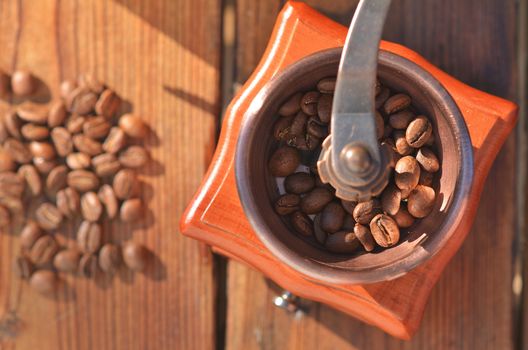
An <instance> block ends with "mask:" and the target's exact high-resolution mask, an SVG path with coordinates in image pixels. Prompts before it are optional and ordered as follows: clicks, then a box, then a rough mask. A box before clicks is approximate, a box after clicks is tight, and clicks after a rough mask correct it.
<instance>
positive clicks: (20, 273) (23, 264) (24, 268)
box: [13, 256, 35, 280]
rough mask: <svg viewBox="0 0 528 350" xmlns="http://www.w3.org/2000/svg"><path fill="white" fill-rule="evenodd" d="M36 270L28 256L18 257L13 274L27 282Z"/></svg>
mask: <svg viewBox="0 0 528 350" xmlns="http://www.w3.org/2000/svg"><path fill="white" fill-rule="evenodd" d="M34 270H35V266H34V265H33V263H32V262H31V260H30V259H29V258H28V257H27V256H18V257H17V258H16V259H15V261H14V264H13V272H14V273H15V275H16V276H17V277H18V278H20V279H24V280H27V279H29V277H31V274H32V273H33V271H34Z"/></svg>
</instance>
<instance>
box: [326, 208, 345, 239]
mask: <svg viewBox="0 0 528 350" xmlns="http://www.w3.org/2000/svg"><path fill="white" fill-rule="evenodd" d="M345 214H346V213H345V210H344V209H343V207H342V206H341V205H340V204H339V203H336V202H330V203H328V204H327V205H326V207H324V209H323V211H322V213H321V228H322V229H323V230H324V231H325V232H328V233H334V232H337V231H339V230H340V229H341V227H342V226H343V223H344V221H345Z"/></svg>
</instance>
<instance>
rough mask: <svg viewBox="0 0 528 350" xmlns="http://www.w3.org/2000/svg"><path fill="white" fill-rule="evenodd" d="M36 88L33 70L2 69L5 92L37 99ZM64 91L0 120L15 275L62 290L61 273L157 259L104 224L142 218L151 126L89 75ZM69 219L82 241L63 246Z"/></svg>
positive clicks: (2, 184)
mask: <svg viewBox="0 0 528 350" xmlns="http://www.w3.org/2000/svg"><path fill="white" fill-rule="evenodd" d="M37 84H38V81H37V79H36V78H35V77H34V76H33V75H32V74H31V73H30V72H27V71H19V72H15V73H14V74H13V75H12V76H11V78H9V76H8V75H7V74H5V73H0V94H1V95H2V96H4V97H5V96H7V95H9V94H11V93H12V94H13V95H14V96H15V97H28V96H31V95H32V94H33V93H34V92H35V91H36V90H37ZM60 93H61V98H60V99H58V100H56V101H54V102H52V103H51V104H48V105H44V104H39V103H35V102H31V101H29V100H25V101H23V102H22V103H20V104H17V105H16V106H15V105H13V106H12V109H11V110H9V111H8V112H7V113H6V114H5V116H4V118H3V119H2V120H1V121H0V144H1V147H0V227H1V228H2V230H3V231H20V234H19V237H20V247H21V251H20V255H19V256H18V257H17V258H16V260H15V262H14V269H15V272H16V274H17V275H18V276H19V277H21V278H23V279H26V280H29V284H30V285H31V286H32V287H34V289H35V290H37V291H39V292H42V293H50V292H51V291H53V290H54V289H55V287H56V284H57V283H58V275H57V273H75V274H78V275H80V276H84V277H93V276H95V275H96V273H97V272H98V271H102V272H104V273H109V274H111V273H115V272H116V271H117V269H118V268H119V267H120V265H121V263H122V262H124V264H125V265H126V266H127V267H128V268H130V269H131V270H133V271H141V270H143V269H144V268H145V266H146V263H147V259H148V257H149V256H150V253H149V251H148V250H147V249H146V248H145V247H144V246H143V245H141V244H138V243H133V242H128V243H125V244H124V245H122V246H121V245H117V244H115V243H111V237H110V233H109V232H108V233H105V232H103V226H102V224H103V223H104V222H105V221H110V220H114V219H117V218H119V219H120V220H121V221H122V222H132V221H135V220H138V219H140V218H141V217H142V214H143V211H144V204H143V202H142V200H141V199H140V197H139V195H140V190H141V183H140V181H139V179H138V176H137V174H136V170H137V169H139V168H141V167H142V166H143V165H145V164H146V163H147V162H148V160H149V154H148V152H147V151H146V150H145V148H144V147H143V146H141V145H140V143H141V140H142V138H144V137H145V136H146V135H147V133H148V132H149V128H148V126H147V125H146V124H145V122H144V121H143V120H142V119H141V118H140V117H138V116H137V115H134V114H130V113H128V114H124V115H121V116H118V115H117V112H118V109H119V107H120V105H121V98H120V97H119V96H118V95H117V94H116V93H115V92H114V91H112V90H111V89H110V88H108V87H107V86H105V85H104V84H102V83H101V82H99V81H97V80H96V79H94V78H93V77H92V76H91V75H83V76H81V77H79V79H77V80H67V81H64V82H63V83H62V84H61V85H60ZM72 225H73V227H75V226H77V228H75V229H74V231H75V232H74V234H73V236H75V237H76V242H75V243H74V244H67V245H66V246H61V245H60V244H59V240H57V237H58V235H59V234H60V233H62V234H63V236H68V235H69V236H72V235H71V234H68V233H69V232H65V231H66V230H71V229H70V228H69V227H72ZM70 243H71V242H70Z"/></svg>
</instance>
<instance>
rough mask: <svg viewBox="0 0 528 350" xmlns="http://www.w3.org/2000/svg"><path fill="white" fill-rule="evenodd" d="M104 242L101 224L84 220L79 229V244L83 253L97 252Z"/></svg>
mask: <svg viewBox="0 0 528 350" xmlns="http://www.w3.org/2000/svg"><path fill="white" fill-rule="evenodd" d="M102 242H103V231H102V229H101V225H99V224H97V223H95V222H90V221H86V220H85V221H83V222H81V225H80V226H79V230H78V231H77V245H78V247H79V249H80V250H81V251H82V252H83V253H95V252H97V251H98V250H99V248H100V247H101V244H102Z"/></svg>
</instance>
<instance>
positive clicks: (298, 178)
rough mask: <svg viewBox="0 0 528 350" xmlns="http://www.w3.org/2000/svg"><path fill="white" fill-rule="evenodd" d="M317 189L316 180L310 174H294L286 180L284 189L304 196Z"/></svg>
mask: <svg viewBox="0 0 528 350" xmlns="http://www.w3.org/2000/svg"><path fill="white" fill-rule="evenodd" d="M314 187H315V179H314V177H313V176H312V175H310V174H308V173H302V172H300V173H294V174H291V175H288V176H287V177H286V178H285V179H284V189H285V190H286V192H288V193H295V194H302V193H306V192H309V191H311V190H312V189H313V188H314Z"/></svg>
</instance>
